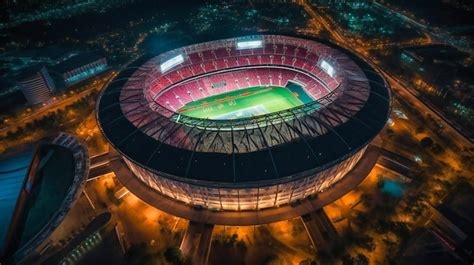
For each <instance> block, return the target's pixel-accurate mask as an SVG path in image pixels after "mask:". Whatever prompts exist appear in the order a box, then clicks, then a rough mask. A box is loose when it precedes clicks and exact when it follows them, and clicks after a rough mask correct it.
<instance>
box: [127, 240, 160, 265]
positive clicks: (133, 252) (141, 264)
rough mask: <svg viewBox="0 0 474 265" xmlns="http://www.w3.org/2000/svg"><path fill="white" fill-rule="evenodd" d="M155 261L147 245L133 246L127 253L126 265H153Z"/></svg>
mask: <svg viewBox="0 0 474 265" xmlns="http://www.w3.org/2000/svg"><path fill="white" fill-rule="evenodd" d="M153 261H154V259H153V255H151V254H150V253H148V247H147V245H146V243H140V244H135V245H132V246H131V247H130V248H129V249H128V251H127V253H125V264H129V265H152V264H153Z"/></svg>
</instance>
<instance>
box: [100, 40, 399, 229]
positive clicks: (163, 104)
mask: <svg viewBox="0 0 474 265" xmlns="http://www.w3.org/2000/svg"><path fill="white" fill-rule="evenodd" d="M390 106H391V104H390V90H389V87H388V85H387V83H386V82H385V80H384V79H383V78H382V77H381V75H380V74H378V73H377V71H376V70H374V68H373V67H371V66H370V65H369V64H367V63H366V62H365V61H363V60H361V59H360V58H358V57H357V56H355V55H353V54H351V53H350V52H348V51H346V50H344V49H343V48H340V47H338V46H336V45H334V44H331V43H323V42H321V41H319V40H315V39H308V38H306V37H305V38H301V37H299V36H283V35H253V36H244V37H234V38H226V39H219V40H211V41H209V40H207V41H205V42H200V43H190V44H186V45H181V46H180V45H176V47H171V48H168V49H167V50H164V51H163V52H161V53H160V54H159V55H144V56H141V57H140V58H138V59H136V60H135V61H133V62H132V63H130V64H129V65H128V66H127V67H126V68H124V69H123V70H122V71H121V72H120V73H119V74H118V75H117V76H116V77H115V79H114V80H113V81H111V82H110V83H109V84H108V86H107V87H106V89H104V90H103V92H102V94H101V96H100V98H99V101H98V104H97V119H98V123H99V126H100V128H101V130H102V133H103V134H104V136H105V137H106V139H107V140H108V141H109V143H110V144H111V146H112V147H113V149H115V150H116V151H117V153H118V154H119V157H120V159H121V160H122V159H123V161H124V162H125V164H126V168H127V170H129V171H131V172H133V174H131V173H130V174H128V177H127V178H124V177H120V176H118V177H119V179H120V180H121V182H122V183H123V184H124V186H126V187H127V188H129V190H130V191H131V192H132V193H135V195H137V196H138V197H140V198H142V199H144V200H145V201H147V202H149V203H150V204H152V205H155V206H156V207H158V208H161V209H163V210H165V211H168V212H172V213H173V214H175V215H178V216H183V215H184V214H180V213H179V212H177V210H175V209H177V208H178V206H174V207H170V206H169V205H168V207H165V206H163V201H172V202H174V203H177V204H176V205H184V206H188V207H189V206H192V207H189V208H193V209H197V208H198V209H200V210H210V211H208V212H211V213H222V212H236V211H239V212H240V213H246V212H247V213H248V212H255V211H257V210H258V211H260V210H269V209H276V208H281V207H284V206H291V205H293V204H297V203H300V202H302V201H304V200H305V199H308V198H315V197H316V198H317V197H318V194H322V193H324V192H326V193H328V192H329V193H330V192H334V191H333V190H334V188H333V187H336V186H337V185H336V184H337V183H341V182H342V180H344V179H348V178H350V174H349V173H350V172H353V171H354V170H353V169H354V168H355V167H356V166H357V165H360V164H361V163H363V160H364V159H366V153H367V152H366V150H367V147H368V145H369V144H370V142H371V141H372V140H373V139H374V137H376V136H377V134H378V133H379V132H380V131H381V130H382V128H383V127H384V125H385V124H386V121H387V119H388V115H389V112H390ZM374 163H375V162H374ZM372 166H373V163H372ZM137 185H140V188H136V187H137ZM179 207H181V206H179ZM259 222H263V221H261V220H259ZM231 223H232V222H231Z"/></svg>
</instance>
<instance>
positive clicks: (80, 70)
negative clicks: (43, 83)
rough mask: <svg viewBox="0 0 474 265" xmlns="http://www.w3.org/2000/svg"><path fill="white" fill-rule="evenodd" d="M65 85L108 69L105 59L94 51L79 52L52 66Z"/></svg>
mask: <svg viewBox="0 0 474 265" xmlns="http://www.w3.org/2000/svg"><path fill="white" fill-rule="evenodd" d="M54 69H55V72H57V73H58V74H59V75H60V76H61V78H62V81H63V82H64V84H65V85H66V86H70V85H72V84H75V83H77V82H80V81H82V80H85V79H88V78H90V77H92V76H94V75H96V74H98V73H101V72H103V71H105V70H107V69H108V65H107V59H105V57H103V56H100V55H98V54H95V53H81V54H78V55H75V56H72V57H71V58H69V59H67V60H65V61H62V62H61V63H59V64H57V65H55V66H54Z"/></svg>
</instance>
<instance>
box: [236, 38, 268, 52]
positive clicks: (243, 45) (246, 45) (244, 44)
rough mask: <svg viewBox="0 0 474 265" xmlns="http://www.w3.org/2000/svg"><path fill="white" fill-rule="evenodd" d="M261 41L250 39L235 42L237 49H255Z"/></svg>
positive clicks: (260, 44)
mask: <svg viewBox="0 0 474 265" xmlns="http://www.w3.org/2000/svg"><path fill="white" fill-rule="evenodd" d="M262 46H263V41H261V40H250V41H239V42H237V50H245V49H255V48H261V47H262Z"/></svg>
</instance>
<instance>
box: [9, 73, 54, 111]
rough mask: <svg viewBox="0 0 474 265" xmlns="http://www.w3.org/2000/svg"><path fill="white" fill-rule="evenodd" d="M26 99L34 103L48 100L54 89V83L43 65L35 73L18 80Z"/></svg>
mask: <svg viewBox="0 0 474 265" xmlns="http://www.w3.org/2000/svg"><path fill="white" fill-rule="evenodd" d="M18 84H19V85H20V88H21V91H22V92H23V94H24V95H25V98H26V100H27V101H28V103H29V104H31V105H36V104H39V103H42V102H45V101H46V100H48V99H49V98H50V96H51V92H52V91H53V90H54V83H53V80H52V79H51V76H50V75H49V73H48V71H47V70H46V68H45V67H43V68H41V70H40V71H38V72H37V73H36V74H34V75H31V76H30V77H28V78H25V79H23V80H21V81H19V82H18Z"/></svg>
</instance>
